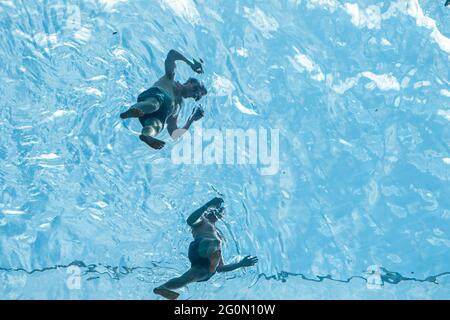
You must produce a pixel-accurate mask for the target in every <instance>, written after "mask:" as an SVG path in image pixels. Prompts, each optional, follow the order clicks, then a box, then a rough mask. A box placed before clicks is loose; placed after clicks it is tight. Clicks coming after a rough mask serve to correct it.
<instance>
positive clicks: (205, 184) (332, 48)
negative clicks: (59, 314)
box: [0, 0, 450, 299]
mask: <svg viewBox="0 0 450 320" xmlns="http://www.w3.org/2000/svg"><path fill="white" fill-rule="evenodd" d="M443 2H444V1H418V0H398V1H384V2H383V1H372V0H365V1H357V2H345V1H339V0H307V1H301V0H290V1H256V2H254V1H239V0H236V1H202V0H198V1H194V0H161V1H143V0H142V1H131V0H130V1H127V0H86V1H75V0H71V1H62V0H61V1H57V0H55V1H37V0H35V1H19V0H14V1H13V0H9V1H8V0H2V1H1V2H0V31H1V34H2V37H1V38H0V57H1V61H2V62H1V64H0V80H1V86H0V94H1V97H2V99H1V102H0V112H1V117H0V139H1V140H0V141H1V143H0V188H1V189H0V191H1V193H0V298H7V299H14V298H22V299H25V298H60V299H61V298H123V299H128V298H138V299H153V298H155V296H154V295H153V293H151V289H152V288H153V287H154V286H156V285H157V284H160V283H162V282H163V281H165V280H167V279H169V278H170V277H172V276H175V275H178V274H180V273H181V272H183V271H184V270H185V269H186V268H187V267H188V265H189V262H188V259H187V247H188V244H189V241H190V233H189V229H188V228H187V226H186V225H185V223H184V220H185V218H186V217H187V216H188V214H189V213H190V212H191V211H192V210H194V209H195V208H196V207H197V206H199V205H201V204H202V203H204V202H205V201H207V200H209V199H210V198H212V197H214V196H216V195H217V194H222V195H223V196H224V198H225V201H226V204H227V208H228V210H227V216H226V218H225V220H224V222H221V223H220V225H219V226H220V229H221V230H222V232H223V233H224V234H225V236H226V238H227V239H228V241H227V242H226V243H225V247H224V253H225V258H226V260H227V261H232V260H231V259H232V258H233V257H235V256H243V255H246V254H255V255H257V256H258V257H259V259H260V263H259V264H258V266H257V268H249V269H247V270H241V271H235V272H233V273H229V274H221V275H217V276H215V277H214V278H213V279H212V280H211V281H210V282H208V283H201V284H194V285H191V286H189V288H188V289H185V290H183V291H181V292H182V295H181V298H184V299H208V298H215V299H219V298H229V299H245V298H253V299H259V298H264V299H266V298H274V299H277V298H325V299H326V298H389V299H393V298H439V299H442V298H447V299H448V298H450V293H449V292H450V274H449V271H450V264H449V248H450V239H449V231H450V230H449V223H450V200H449V199H450V198H449V197H448V194H449V192H450V188H449V178H450V171H449V170H450V152H449V149H450V148H449V142H450V140H449V138H450V134H449V121H450V108H449V107H450V104H449V101H450V99H449V98H450V82H449V80H448V79H449V65H450V39H449V38H450V32H449V28H448V22H449V19H450V9H449V8H446V7H444V5H443ZM172 48H175V49H177V50H179V51H181V52H183V53H185V54H186V55H187V56H188V57H193V58H202V59H203V60H204V61H205V75H204V76H202V77H201V78H202V80H203V81H205V83H206V84H207V87H208V89H209V91H210V94H209V95H208V98H207V99H206V100H205V101H203V102H204V107H205V109H206V115H205V118H204V120H203V121H202V123H201V125H202V127H203V128H217V129H222V130H223V129H226V128H242V129H249V128H272V129H279V130H280V153H279V157H280V169H279V172H278V173H277V174H275V175H268V176H264V175H261V174H260V173H259V171H258V168H257V166H252V165H222V166H219V165H209V166H206V165H182V164H174V163H173V162H172V160H171V150H172V148H173V147H174V146H175V143H174V142H172V141H170V140H168V141H169V142H168V144H167V145H166V148H165V149H164V150H162V151H161V152H154V151H152V150H150V149H148V148H147V147H146V146H144V145H143V144H142V143H141V142H140V141H139V140H138V139H137V132H138V131H139V130H140V128H139V125H138V123H137V121H125V122H123V121H121V120H120V119H119V114H120V112H123V111H124V110H125V108H126V106H129V105H130V104H131V103H133V102H134V101H135V99H136V97H137V95H138V94H139V93H140V92H141V91H142V90H143V89H145V88H147V87H149V86H150V85H151V84H152V83H153V81H155V80H156V79H157V77H159V76H160V75H161V74H162V73H163V62H164V58H165V55H166V54H167V52H168V50H169V49H172ZM191 75H192V72H191V71H190V70H189V68H188V67H186V66H183V63H182V62H179V63H178V74H177V78H178V79H179V80H181V81H183V80H184V79H186V78H187V77H189V76H191ZM192 106H193V103H192V102H188V103H187V104H186V106H185V109H184V110H183V112H182V117H183V118H186V117H187V116H188V114H189V112H190V109H191V107H192ZM163 137H164V138H167V133H164V135H163ZM77 268H78V270H80V271H81V283H80V287H79V288H78V289H73V287H71V286H70V283H68V281H69V279H70V277H71V276H72V275H73V272H75V271H76V270H77ZM74 270H75V271H74ZM374 271H375V273H373V272H374ZM374 275H375V276H377V278H376V279H375V286H373V283H374V282H373V281H372V280H373V276H374ZM367 279H369V281H367ZM371 279H372V280H371Z"/></svg>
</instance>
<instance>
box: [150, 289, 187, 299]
mask: <svg viewBox="0 0 450 320" xmlns="http://www.w3.org/2000/svg"><path fill="white" fill-rule="evenodd" d="M153 293H154V294H159V295H160V296H163V297H164V298H166V299H169V300H176V299H177V298H178V296H179V295H180V294H179V293H177V292H175V291H172V290H169V289H166V288H162V287H158V288H155V289H153Z"/></svg>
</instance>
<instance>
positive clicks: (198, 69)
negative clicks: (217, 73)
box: [191, 59, 203, 73]
mask: <svg viewBox="0 0 450 320" xmlns="http://www.w3.org/2000/svg"><path fill="white" fill-rule="evenodd" d="M192 60H193V61H194V62H193V63H191V68H192V70H193V71H194V72H197V73H203V66H202V63H203V60H202V59H200V61H197V60H195V59H192Z"/></svg>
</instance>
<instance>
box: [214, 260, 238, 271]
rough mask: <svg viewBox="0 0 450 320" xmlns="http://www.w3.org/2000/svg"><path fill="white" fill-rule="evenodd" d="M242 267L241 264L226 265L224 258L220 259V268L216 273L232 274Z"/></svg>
mask: <svg viewBox="0 0 450 320" xmlns="http://www.w3.org/2000/svg"><path fill="white" fill-rule="evenodd" d="M240 267H241V265H240V263H239V262H238V263H230V264H224V263H223V259H222V257H220V261H219V266H218V267H217V269H216V271H217V272H219V273H221V272H230V271H233V270H236V269H239V268H240Z"/></svg>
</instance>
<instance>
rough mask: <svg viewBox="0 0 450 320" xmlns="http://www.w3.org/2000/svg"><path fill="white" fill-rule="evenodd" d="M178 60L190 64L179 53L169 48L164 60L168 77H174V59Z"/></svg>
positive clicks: (190, 64)
mask: <svg viewBox="0 0 450 320" xmlns="http://www.w3.org/2000/svg"><path fill="white" fill-rule="evenodd" d="M178 60H181V61H184V62H186V63H187V64H188V65H189V66H192V62H191V61H189V60H188V59H186V57H185V56H183V55H182V54H181V53H179V52H178V51H176V50H173V49H172V50H170V51H169V53H168V54H167V57H166V61H165V62H164V67H165V71H166V76H167V77H168V78H169V79H173V78H174V77H175V68H176V65H175V61H178Z"/></svg>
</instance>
